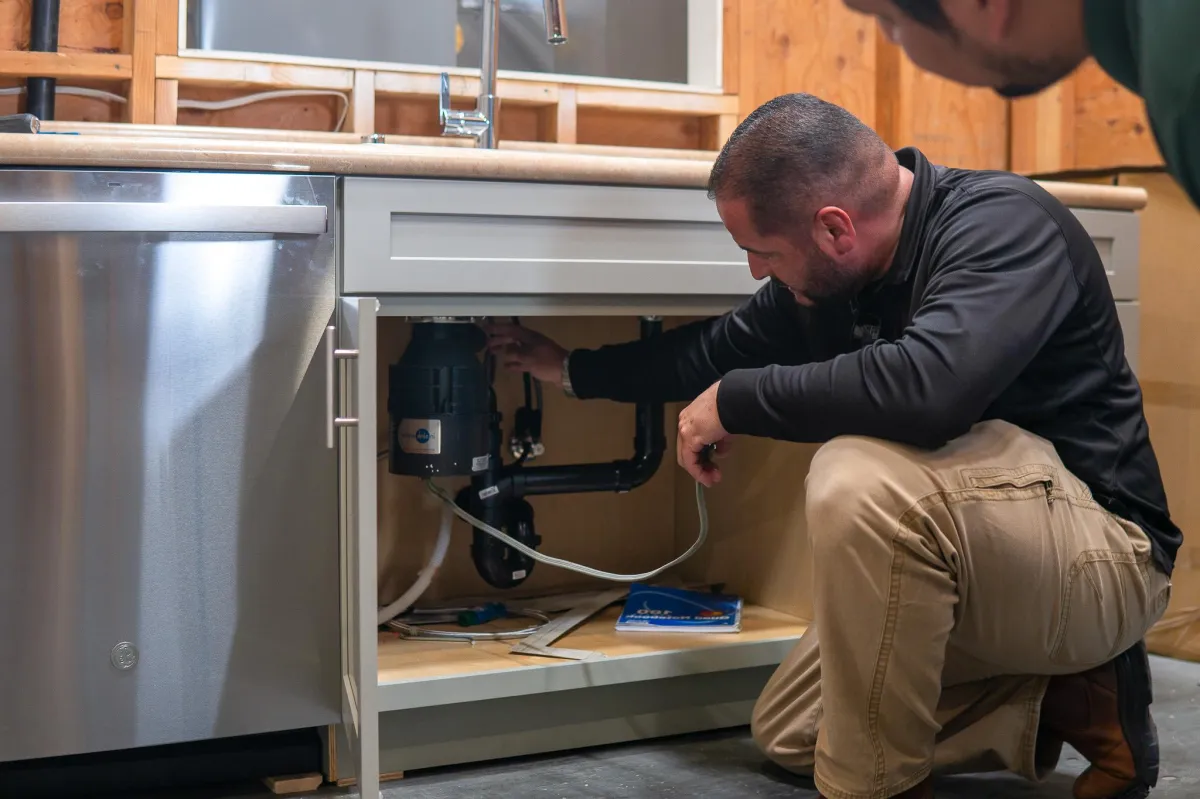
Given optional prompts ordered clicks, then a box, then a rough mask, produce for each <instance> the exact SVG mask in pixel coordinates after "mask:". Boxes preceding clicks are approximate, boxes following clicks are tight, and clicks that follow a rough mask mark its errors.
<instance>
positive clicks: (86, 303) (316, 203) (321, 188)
mask: <svg viewBox="0 0 1200 799" xmlns="http://www.w3.org/2000/svg"><path fill="white" fill-rule="evenodd" d="M336 189H337V184H336V179H335V178H333V177H297V176H288V175H272V174H235V173H229V174H220V173H170V172H161V173H160V172H121V171H112V172H93V171H70V170H53V169H28V170H25V169H4V170H0V525H3V528H2V531H0V647H2V649H0V760H17V759H24V758H34V757H43V756H51V755H62V754H71V753H79V752H93V751H101V750H111V749H119V748H127V747H137V746H145V745H151V744H161V743H170V742H178V741H188V740H198V739H207V738H214V737H223V736H230V735H240V734H247V733H257V732H267V731H273V730H282V729H295V728H301V727H311V726H317V725H322V724H327V723H337V722H339V721H340V699H339V690H340V687H339V680H340V673H341V672H340V667H339V666H340V664H339V658H340V644H339V633H338V624H339V619H340V612H339V604H338V573H339V566H338V518H337V471H336V470H337V465H336V458H335V452H334V450H333V449H330V448H328V446H327V443H326V369H327V367H326V363H325V358H326V353H327V348H326V347H325V346H323V344H324V338H323V337H324V333H325V329H326V326H327V325H329V324H330V322H331V319H332V316H333V309H334V297H335V292H336V286H335V281H336V268H335V264H336V260H337V252H338V247H337V241H336V235H335V234H336V229H337V225H336V223H335V221H336V214H335V207H336V206H335V201H336Z"/></svg>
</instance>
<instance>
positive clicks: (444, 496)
mask: <svg viewBox="0 0 1200 799" xmlns="http://www.w3.org/2000/svg"><path fill="white" fill-rule="evenodd" d="M425 485H426V486H427V487H428V488H429V491H430V493H432V494H433V495H434V496H436V497H438V498H439V499H441V500H442V502H444V503H445V504H446V507H447V508H449V509H450V511H451V512H452V513H453V514H454V515H455V516H457V517H458V518H460V519H462V520H463V521H464V522H466V523H467V524H469V525H471V526H472V527H474V528H476V529H478V530H481V531H483V532H485V533H487V534H488V535H490V536H492V537H493V538H498V539H499V540H501V541H503V542H504V543H506V544H508V545H509V546H510V547H512V548H513V549H515V550H517V551H518V552H520V553H521V554H523V555H528V556H529V557H531V558H533V559H534V560H536V561H538V562H539V563H545V564H546V565H548V566H557V567H559V568H560V569H567V570H568V571H573V572H578V573H579V574H586V575H587V576H588V577H597V578H599V579H601V580H609V581H611V582H615V583H637V582H642V581H644V580H649V579H651V578H654V577H657V576H658V575H660V574H662V573H663V572H665V571H666V570H667V569H670V568H672V567H674V566H678V565H679V564H680V563H683V562H684V561H685V560H687V559H688V558H690V557H691V556H692V555H695V554H696V552H697V551H698V550H699V549H700V547H701V546H703V545H704V542H705V540H706V539H707V538H708V508H707V506H705V504H704V486H703V484H701V483H699V482H697V483H696V512H697V514H698V515H699V516H700V532H699V534H698V535H697V536H696V542H695V543H694V544H692V545H691V547H689V548H688V550H687V551H686V552H684V553H683V554H682V555H680V556H679V557H677V558H675V560H673V561H671V562H670V563H668V564H667V565H665V566H660V567H658V568H657V569H655V570H654V571H648V572H645V573H643V574H615V573H613V572H606V571H601V570H600V569H593V568H591V567H590V566H581V565H580V564H578V563H572V562H571V561H569V560H563V559H562V558H555V557H551V556H550V555H544V554H542V553H541V552H538V551H537V550H536V549H532V548H530V547H527V546H525V545H524V544H522V543H521V542H520V541H518V540H516V539H515V538H513V537H512V536H510V535H507V534H505V533H503V532H501V531H500V530H497V529H496V528H495V527H492V526H491V525H488V524H485V523H484V522H482V521H480V520H479V519H476V518H475V517H474V516H472V515H471V514H469V513H467V512H466V511H465V510H463V509H462V508H460V507H459V506H458V503H456V502H455V501H454V498H453V497H452V496H450V494H449V493H448V492H447V491H446V490H445V489H444V488H442V487H441V486H438V485H436V484H435V483H434V482H433V480H426V481H425Z"/></svg>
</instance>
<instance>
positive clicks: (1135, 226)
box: [1072, 208, 1140, 301]
mask: <svg viewBox="0 0 1200 799" xmlns="http://www.w3.org/2000/svg"><path fill="white" fill-rule="evenodd" d="M1072 212H1073V213H1074V214H1075V216H1076V218H1077V219H1079V221H1080V222H1082V223H1083V226H1084V228H1085V229H1086V230H1087V232H1088V233H1089V234H1090V235H1091V237H1092V241H1093V242H1095V244H1096V249H1097V250H1099V252H1100V259H1101V260H1102V261H1103V262H1104V271H1105V272H1107V273H1108V282H1109V285H1110V286H1112V293H1113V298H1114V299H1116V300H1118V301H1119V300H1136V299H1137V297H1138V252H1139V240H1138V236H1139V233H1140V229H1139V224H1140V220H1139V219H1138V216H1137V214H1134V213H1131V212H1128V211H1096V210H1092V209H1088V208H1080V209H1072Z"/></svg>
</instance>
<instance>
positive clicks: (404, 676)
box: [379, 605, 808, 711]
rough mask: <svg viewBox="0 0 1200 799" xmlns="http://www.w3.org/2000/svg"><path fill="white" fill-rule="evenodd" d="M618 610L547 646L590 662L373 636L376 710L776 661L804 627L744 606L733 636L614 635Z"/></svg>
mask: <svg viewBox="0 0 1200 799" xmlns="http://www.w3.org/2000/svg"><path fill="white" fill-rule="evenodd" d="M619 614H620V608H619V607H612V608H609V609H608V610H606V611H605V612H603V613H601V614H599V615H597V616H595V617H593V618H592V619H591V620H589V621H588V622H586V623H585V624H583V625H581V626H580V627H579V628H578V629H576V630H575V631H574V632H572V633H571V634H570V635H567V636H565V637H563V638H561V639H559V641H557V642H556V643H555V645H556V646H563V647H567V648H571V649H585V650H590V651H594V652H598V653H600V654H601V655H603V656H604V657H603V658H601V659H599V660H594V661H584V662H580V661H570V660H559V659H554V658H545V657H534V656H528V655H512V654H509V650H510V649H511V647H512V642H507V643H506V642H504V641H483V642H477V643H475V644H474V645H470V644H464V643H451V642H440V641H437V642H434V641H406V640H401V639H398V638H397V637H395V636H394V635H390V634H386V633H385V634H382V635H381V636H380V638H379V702H380V710H381V711H390V710H402V709H410V708H414V707H428V706H433V705H441V704H453V703H456V702H467V701H482V700H488V699H498V698H501V697H506V696H521V695H526V694H530V693H545V692H548V691H565V690H574V689H578V688H585V687H595V686H598V685H612V684H618V683H625V682H635V681H639V680H653V679H665V678H671V677H680V676H685V675H688V674H703V673H709V672H714V671H725V670H731V669H738V668H752V667H757V666H765V665H773V664H776V663H779V662H780V661H781V660H782V658H783V656H784V655H785V654H786V653H787V651H788V650H789V649H790V648H791V647H792V645H793V644H794V643H795V641H796V639H798V638H799V637H800V635H802V634H803V633H804V631H805V630H806V629H807V627H808V623H807V622H805V621H803V620H801V619H798V618H796V617H794V616H789V615H787V614H784V613H779V612H777V611H774V610H770V609H767V608H763V607H758V606H754V605H747V606H746V608H745V609H744V611H743V616H742V631H741V632H740V633H734V634H707V635H705V634H687V633H644V632H624V633H618V632H617V631H616V630H615V629H614V624H615V623H616V620H617V617H618V615H619Z"/></svg>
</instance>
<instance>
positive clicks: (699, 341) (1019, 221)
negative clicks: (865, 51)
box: [569, 148, 1182, 574]
mask: <svg viewBox="0 0 1200 799" xmlns="http://www.w3.org/2000/svg"><path fill="white" fill-rule="evenodd" d="M897 157H898V158H899V159H900V162H901V164H903V165H904V166H906V167H908V168H909V169H911V170H912V171H913V173H914V175H915V180H914V182H913V186H912V192H911V195H910V197H909V200H908V203H907V206H906V211H905V218H904V223H903V228H902V231H901V235H900V242H899V246H898V248H897V251H896V255H895V258H894V261H893V264H892V267H891V269H890V270H889V271H888V272H887V273H886V274H885V276H884V277H883V278H881V279H880V280H879V281H877V282H876V283H875V284H873V285H871V286H869V287H868V288H867V289H866V290H864V291H863V292H862V293H860V295H859V296H858V297H857V298H855V300H854V301H852V302H849V303H845V304H840V303H839V304H832V305H823V306H818V307H815V308H805V307H803V306H801V305H799V304H798V303H797V302H796V301H795V299H794V298H793V297H792V295H791V293H790V292H789V291H788V290H787V289H786V288H785V287H784V286H781V285H778V284H776V283H774V282H768V283H767V284H766V285H764V286H763V287H762V288H761V289H759V291H758V292H756V293H755V294H754V295H753V296H752V297H750V298H749V299H748V300H747V301H746V302H745V303H743V304H742V305H741V306H740V307H738V308H736V309H735V310H733V311H731V312H729V313H727V314H724V315H721V316H717V317H714V318H711V319H706V320H702V321H698V322H693V323H690V324H687V325H684V326H681V327H678V328H675V329H673V330H670V331H667V332H665V333H663V334H662V335H660V336H657V337H655V338H653V339H648V340H645V341H634V342H628V343H623V344H615V345H609V346H604V347H600V348H599V349H594V350H576V351H574V352H573V353H572V354H571V358H570V362H569V363H570V380H571V385H572V389H573V391H574V393H575V395H576V396H578V397H580V398H582V399H587V398H606V399H611V400H616V401H623V402H636V401H638V400H662V401H665V402H673V401H683V400H691V399H694V398H695V397H696V396H697V395H699V394H700V393H701V392H703V391H704V390H705V389H707V388H708V387H709V386H711V385H712V384H713V383H714V382H716V381H718V380H720V381H721V384H720V387H719V388H718V391H717V408H718V413H719V414H720V418H721V424H722V425H723V426H724V427H725V429H726V430H727V431H729V433H731V434H735V435H737V434H741V435H753V436H762V437H768V438H775V439H782V440H788V441H801V442H824V441H827V440H829V439H831V438H834V437H836V436H839V435H865V436H873V437H877V438H884V439H889V440H892V441H899V442H903V443H908V444H913V445H917V446H921V447H928V448H936V447H939V446H941V445H943V444H945V443H947V442H949V441H950V440H951V439H953V438H956V437H957V436H960V435H962V434H964V433H966V432H967V431H968V430H969V429H970V428H971V426H972V425H974V424H976V423H977V422H980V421H984V420H988V419H1003V420H1005V421H1008V422H1010V423H1012V424H1014V425H1017V426H1019V427H1022V428H1023V429H1025V430H1028V431H1030V432H1032V433H1034V434H1036V435H1039V436H1041V437H1043V438H1045V439H1047V440H1049V441H1050V442H1052V443H1053V444H1054V446H1055V448H1056V450H1057V451H1058V453H1059V457H1061V458H1062V459H1063V463H1064V464H1065V465H1066V466H1067V468H1069V469H1070V470H1071V471H1072V472H1073V473H1074V474H1075V475H1076V476H1078V477H1079V479H1080V480H1082V481H1083V482H1084V483H1086V484H1087V485H1088V487H1089V488H1090V489H1091V490H1092V492H1093V494H1094V496H1095V498H1096V499H1097V501H1099V502H1100V503H1101V504H1103V505H1104V506H1105V507H1107V508H1108V509H1109V510H1110V511H1112V512H1113V513H1116V514H1118V515H1120V516H1122V517H1124V518H1127V519H1129V520H1131V521H1133V522H1134V523H1136V524H1138V525H1139V526H1141V527H1142V529H1144V530H1145V531H1146V533H1147V535H1148V536H1149V537H1150V539H1151V541H1152V543H1153V546H1154V554H1155V559H1156V561H1157V562H1158V563H1159V565H1160V566H1161V567H1162V568H1163V569H1164V570H1165V571H1166V572H1167V573H1168V574H1169V573H1170V572H1171V570H1172V568H1173V566H1174V560H1175V555H1176V552H1177V550H1178V548H1179V545H1180V543H1181V541H1182V533H1181V532H1180V531H1179V529H1178V527H1176V526H1175V524H1174V523H1173V522H1172V521H1171V519H1170V514H1169V511H1168V508H1167V500H1166V493H1165V490H1164V488H1163V484H1162V478H1161V475H1160V473H1159V467H1158V461H1157V458H1156V457H1155V454H1154V450H1153V448H1152V447H1151V444H1150V438H1149V428H1148V425H1147V423H1146V419H1145V416H1144V414H1143V411H1142V395H1141V389H1140V387H1139V385H1138V382H1137V380H1136V378H1135V377H1134V375H1133V372H1132V371H1131V369H1130V367H1129V364H1128V362H1127V361H1126V358H1125V351H1124V346H1125V345H1124V339H1123V337H1122V334H1121V328H1120V326H1119V323H1118V320H1117V312H1116V305H1115V304H1114V301H1113V297H1112V291H1111V288H1110V286H1109V283H1108V278H1107V276H1106V274H1105V271H1104V266H1103V264H1102V262H1101V260H1100V255H1099V253H1098V252H1097V251H1096V248H1095V245H1094V244H1093V243H1092V240H1091V237H1090V236H1089V235H1088V233H1087V232H1086V231H1085V230H1084V228H1083V226H1082V225H1081V224H1080V222H1079V221H1078V220H1077V219H1076V218H1075V216H1074V215H1073V214H1072V213H1071V212H1070V211H1069V210H1068V209H1067V208H1066V207H1064V206H1063V205H1062V204H1061V203H1060V202H1058V200H1056V199H1055V198H1054V197H1053V196H1052V195H1050V194H1049V193H1048V192H1047V191H1045V190H1044V189H1042V188H1041V187H1039V186H1038V185H1037V184H1036V183H1034V182H1033V181H1031V180H1027V179H1025V178H1022V177H1020V176H1017V175H1013V174H1011V173H1006V172H990V171H970V170H959V169H948V168H944V167H938V166H934V165H932V164H930V163H929V161H928V160H926V159H925V157H924V156H923V155H922V154H921V153H920V152H919V151H918V150H916V149H914V148H906V149H904V150H901V151H899V152H898V153H897Z"/></svg>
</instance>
